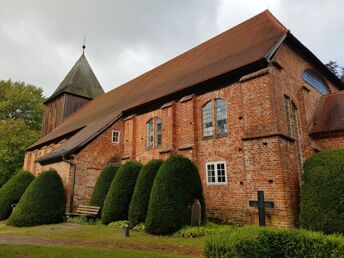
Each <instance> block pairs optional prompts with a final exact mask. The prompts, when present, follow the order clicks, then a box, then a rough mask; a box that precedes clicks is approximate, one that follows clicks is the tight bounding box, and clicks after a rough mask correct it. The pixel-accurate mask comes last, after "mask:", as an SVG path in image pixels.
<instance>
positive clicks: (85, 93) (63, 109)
mask: <svg viewBox="0 0 344 258" xmlns="http://www.w3.org/2000/svg"><path fill="white" fill-rule="evenodd" d="M84 49H85V46H83V53H82V55H81V56H80V58H79V59H78V61H77V62H76V63H75V64H74V66H73V67H72V69H71V70H70V71H69V73H68V74H67V76H66V77H65V78H64V80H63V81H62V82H61V83H60V85H59V86H58V87H57V89H56V90H55V92H54V93H53V94H52V95H51V96H50V97H49V98H48V99H47V100H46V101H45V102H44V103H43V104H44V105H45V110H44V114H43V121H42V135H41V136H44V135H47V134H48V133H50V132H51V131H53V130H54V129H55V128H56V127H57V126H59V125H60V124H61V123H62V122H63V121H64V120H66V118H67V117H68V116H70V115H71V114H73V113H74V112H75V111H77V110H78V109H79V108H80V107H82V106H83V105H84V104H85V103H87V102H88V101H90V100H92V99H93V98H95V97H97V96H99V95H102V94H104V90H103V88H102V86H101V85H100V83H99V82H98V80H97V77H96V76H95V74H94V73H93V71H92V68H91V66H90V65H89V63H88V61H87V59H86V57H85V54H84Z"/></svg>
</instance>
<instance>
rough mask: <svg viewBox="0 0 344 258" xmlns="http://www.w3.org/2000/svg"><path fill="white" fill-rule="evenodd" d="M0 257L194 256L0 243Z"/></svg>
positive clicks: (104, 257)
mask: <svg viewBox="0 0 344 258" xmlns="http://www.w3.org/2000/svg"><path fill="white" fill-rule="evenodd" d="M0 257H4V258H6V257H9V258H10V257H11V258H12V257H16V258H21V257H25V258H31V257H32V258H50V257H56V258H59V257H61V258H66V257H73V258H79V257H90V258H92V257H102V258H106V257H123V258H126V257H128V258H135V257H140V258H141V257H142V258H145V257H157V258H158V257H159V258H160V257H161V258H165V257H166V258H169V257H192V256H185V255H184V256H183V255H182V256H181V255H174V254H164V253H157V252H146V251H135V250H124V249H105V248H78V247H61V246H35V245H16V246H15V247H13V246H11V245H0Z"/></svg>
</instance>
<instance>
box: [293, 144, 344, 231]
mask: <svg viewBox="0 0 344 258" xmlns="http://www.w3.org/2000/svg"><path fill="white" fill-rule="evenodd" d="M302 181H303V185H302V188H301V202H300V224H301V226H302V227H303V228H307V229H311V230H317V231H323V232H325V233H333V232H339V233H342V234H344V223H343V221H344V187H343V186H344V150H327V151H322V152H319V153H317V154H315V155H313V156H312V157H311V158H309V159H308V160H307V161H306V162H305V165H304V174H303V176H302Z"/></svg>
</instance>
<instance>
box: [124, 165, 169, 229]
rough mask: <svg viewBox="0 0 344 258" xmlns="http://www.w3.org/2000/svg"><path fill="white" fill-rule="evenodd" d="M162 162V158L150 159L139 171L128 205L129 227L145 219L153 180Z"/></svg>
mask: <svg viewBox="0 0 344 258" xmlns="http://www.w3.org/2000/svg"><path fill="white" fill-rule="evenodd" d="M162 163H163V161H162V160H151V161H149V162H148V163H147V164H146V165H144V166H143V167H142V169H141V171H140V174H139V176H138V178H137V180H136V185H135V189H134V193H133V197H132V198H131V202H130V206H129V213H128V220H129V223H130V226H131V227H134V226H136V225H137V224H139V223H141V222H142V223H143V222H145V220H146V214H147V209H148V203H149V197H150V193H151V190H152V186H153V182H154V179H155V176H156V174H157V172H158V170H159V168H160V166H161V164H162Z"/></svg>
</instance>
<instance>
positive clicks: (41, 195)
mask: <svg viewBox="0 0 344 258" xmlns="http://www.w3.org/2000/svg"><path fill="white" fill-rule="evenodd" d="M65 212H66V197H65V192H64V188H63V184H62V180H61V177H60V176H59V175H58V173H57V172H56V171H55V170H53V169H50V170H48V171H45V172H42V173H41V174H40V175H39V176H37V177H36V178H35V179H34V180H33V181H32V183H31V184H30V185H29V187H28V188H27V189H26V191H25V192H24V194H23V196H22V197H21V198H20V201H19V203H18V205H17V206H16V207H15V209H14V210H13V212H12V214H11V216H10V217H9V219H8V221H7V224H9V225H13V226H17V227H26V226H35V225H42V224H53V223H60V222H63V220H64V216H65Z"/></svg>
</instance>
